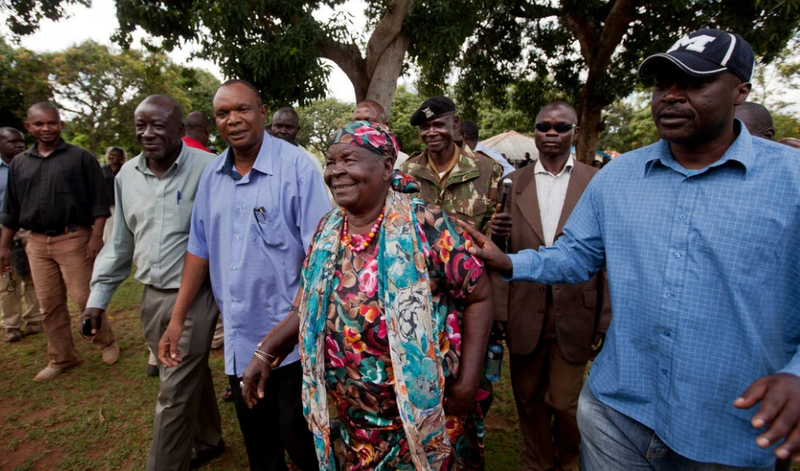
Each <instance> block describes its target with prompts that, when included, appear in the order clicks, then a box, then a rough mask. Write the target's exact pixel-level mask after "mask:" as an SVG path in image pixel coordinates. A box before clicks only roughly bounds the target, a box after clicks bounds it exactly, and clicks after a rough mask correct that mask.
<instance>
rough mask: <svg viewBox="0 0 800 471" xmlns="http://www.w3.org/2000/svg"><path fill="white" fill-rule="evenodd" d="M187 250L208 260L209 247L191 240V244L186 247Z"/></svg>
mask: <svg viewBox="0 0 800 471" xmlns="http://www.w3.org/2000/svg"><path fill="white" fill-rule="evenodd" d="M186 251H187V252H189V253H190V254H192V255H194V256H195V257H200V258H202V259H203V260H208V249H207V248H205V247H200V246H199V245H197V244H193V243H191V242H189V245H188V246H187V247H186Z"/></svg>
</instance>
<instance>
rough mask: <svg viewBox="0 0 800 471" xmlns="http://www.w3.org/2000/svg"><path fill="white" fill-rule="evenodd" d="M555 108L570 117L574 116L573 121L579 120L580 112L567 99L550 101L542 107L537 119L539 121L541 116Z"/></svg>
mask: <svg viewBox="0 0 800 471" xmlns="http://www.w3.org/2000/svg"><path fill="white" fill-rule="evenodd" d="M553 110H562V111H563V112H564V113H566V114H567V115H568V116H569V117H570V118H572V123H577V122H578V112H577V111H575V108H573V107H572V105H570V104H569V103H567V102H565V101H551V102H550V103H548V104H546V105H544V106H543V107H542V109H541V110H539V114H537V115H536V121H537V122H538V121H539V117H541V116H542V115H543V114H545V113H547V112H549V111H553Z"/></svg>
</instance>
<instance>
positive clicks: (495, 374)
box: [484, 332, 503, 383]
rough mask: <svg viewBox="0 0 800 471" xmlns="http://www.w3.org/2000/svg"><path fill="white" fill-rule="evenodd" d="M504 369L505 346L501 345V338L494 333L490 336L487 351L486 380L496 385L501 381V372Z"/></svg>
mask: <svg viewBox="0 0 800 471" xmlns="http://www.w3.org/2000/svg"><path fill="white" fill-rule="evenodd" d="M502 367H503V345H502V344H501V343H500V340H499V336H497V335H495V333H494V332H492V334H491V335H490V336H489V347H488V349H487V350H486V367H485V368H484V370H485V374H486V379H488V380H489V381H491V382H493V383H496V382H497V381H500V370H501V368H502Z"/></svg>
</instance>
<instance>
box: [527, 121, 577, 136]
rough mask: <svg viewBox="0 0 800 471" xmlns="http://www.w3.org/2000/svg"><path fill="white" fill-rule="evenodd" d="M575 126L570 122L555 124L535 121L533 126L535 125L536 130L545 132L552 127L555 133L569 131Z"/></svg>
mask: <svg viewBox="0 0 800 471" xmlns="http://www.w3.org/2000/svg"><path fill="white" fill-rule="evenodd" d="M575 126H577V124H570V123H556V124H550V123H536V126H535V127H536V130H537V131H539V132H547V131H549V130H550V128H553V129H555V130H556V132H557V133H559V134H564V133H565V132H567V131H570V130H572V129H573V128H575Z"/></svg>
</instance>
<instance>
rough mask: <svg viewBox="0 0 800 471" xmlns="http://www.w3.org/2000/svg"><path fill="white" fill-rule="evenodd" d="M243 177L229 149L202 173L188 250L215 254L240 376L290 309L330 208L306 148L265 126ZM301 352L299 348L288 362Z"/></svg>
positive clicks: (231, 365)
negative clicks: (276, 135)
mask: <svg viewBox="0 0 800 471" xmlns="http://www.w3.org/2000/svg"><path fill="white" fill-rule="evenodd" d="M263 139H264V140H263V142H262V143H261V149H260V150H259V153H258V157H256V161H255V163H254V164H253V168H252V170H251V171H250V172H248V173H247V174H246V175H244V176H242V175H239V173H238V172H237V171H236V168H235V166H234V165H233V153H232V152H231V149H230V148H229V149H227V150H226V151H225V152H223V153H222V154H221V155H220V156H219V157H217V158H215V159H214V160H212V161H211V163H209V164H208V166H207V167H206V169H205V171H204V172H203V175H202V176H201V178H200V184H199V186H198V190H197V195H196V196H195V201H194V211H193V212H192V226H191V230H190V233H189V246H188V251H189V253H191V254H193V255H195V256H197V257H200V258H203V259H206V260H208V261H209V270H210V275H211V287H212V290H213V291H214V297H215V299H216V301H217V306H218V307H219V309H220V312H222V316H223V323H224V324H225V373H226V374H228V375H237V376H241V375H242V373H244V369H245V368H246V367H247V364H248V363H249V362H250V360H251V359H252V358H253V351H254V350H255V348H256V345H257V344H258V342H260V341H261V339H262V338H263V337H264V336H265V335H266V334H268V333H269V332H270V331H271V330H272V329H273V328H274V327H275V326H276V325H278V323H280V322H281V321H282V320H283V319H285V318H286V316H287V315H288V314H289V309H290V308H291V306H292V302H294V298H295V295H296V294H297V290H298V288H299V287H300V270H301V269H302V265H303V260H304V258H305V255H306V251H307V249H308V246H309V245H310V243H311V239H312V237H313V236H314V231H315V230H316V228H317V224H318V223H319V220H320V219H321V218H322V216H324V215H325V214H326V213H327V212H328V211H330V209H331V206H330V201H329V200H328V195H327V193H326V190H325V184H324V183H323V182H322V177H321V176H320V174H319V172H318V171H317V170H316V169H315V168H314V165H313V164H312V163H311V161H310V160H309V159H308V157H307V156H306V155H305V153H303V151H302V150H301V149H300V148H298V147H295V146H293V145H291V144H289V143H287V142H284V141H282V140H280V139H276V138H274V137H272V136H270V135H269V134H267V133H264V137H263ZM298 359H299V356H298V353H297V349H295V350H294V351H293V352H292V353H291V354H290V355H289V356H288V357H286V359H285V360H284V361H283V365H288V364H290V363H292V362H294V361H297V360H298Z"/></svg>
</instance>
